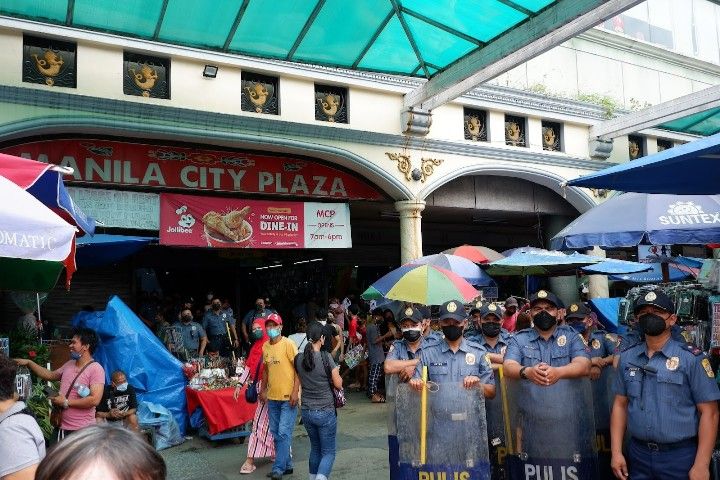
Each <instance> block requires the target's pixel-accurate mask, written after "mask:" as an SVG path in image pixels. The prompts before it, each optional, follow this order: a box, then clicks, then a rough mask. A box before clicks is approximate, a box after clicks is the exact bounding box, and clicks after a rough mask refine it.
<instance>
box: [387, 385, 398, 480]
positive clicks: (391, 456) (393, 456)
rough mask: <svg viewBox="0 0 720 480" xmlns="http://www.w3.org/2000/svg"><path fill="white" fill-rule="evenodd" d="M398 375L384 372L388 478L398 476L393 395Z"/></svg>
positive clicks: (395, 394) (394, 395)
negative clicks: (388, 463)
mask: <svg viewBox="0 0 720 480" xmlns="http://www.w3.org/2000/svg"><path fill="white" fill-rule="evenodd" d="M398 382H399V380H398V376H397V375H388V374H385V403H386V405H387V414H388V460H389V462H390V478H400V477H399V475H400V457H399V447H398V438H397V420H396V413H395V397H396V396H397V387H398Z"/></svg>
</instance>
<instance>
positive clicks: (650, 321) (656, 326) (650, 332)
mask: <svg viewBox="0 0 720 480" xmlns="http://www.w3.org/2000/svg"><path fill="white" fill-rule="evenodd" d="M638 326H639V327H640V331H641V332H642V333H644V334H645V335H647V336H649V337H657V336H658V335H660V334H661V333H663V332H664V331H665V319H664V318H662V317H660V316H658V315H655V314H654V313H646V314H645V315H643V316H642V317H640V319H639V320H638Z"/></svg>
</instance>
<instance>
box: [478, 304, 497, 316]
mask: <svg viewBox="0 0 720 480" xmlns="http://www.w3.org/2000/svg"><path fill="white" fill-rule="evenodd" d="M488 315H495V316H496V317H497V318H498V319H502V310H501V309H500V307H498V306H497V305H495V304H494V303H488V304H487V305H483V307H482V308H481V309H480V318H485V317H487V316H488Z"/></svg>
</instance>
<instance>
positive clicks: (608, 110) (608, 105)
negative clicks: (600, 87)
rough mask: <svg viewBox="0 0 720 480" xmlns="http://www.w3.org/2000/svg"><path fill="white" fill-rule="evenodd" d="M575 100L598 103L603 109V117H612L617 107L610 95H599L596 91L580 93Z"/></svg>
mask: <svg viewBox="0 0 720 480" xmlns="http://www.w3.org/2000/svg"><path fill="white" fill-rule="evenodd" d="M576 98H577V100H579V101H581V102H586V103H594V104H595V105H600V106H601V107H602V108H603V109H604V110H605V112H604V113H605V118H612V117H613V116H615V111H616V110H617V109H618V103H617V102H616V101H615V99H613V98H612V97H608V96H607V95H599V94H597V93H581V94H579V95H578V96H577V97H576Z"/></svg>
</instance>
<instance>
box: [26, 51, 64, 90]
mask: <svg viewBox="0 0 720 480" xmlns="http://www.w3.org/2000/svg"><path fill="white" fill-rule="evenodd" d="M32 57H33V58H34V59H35V68H36V69H37V71H38V72H40V74H41V75H44V76H45V83H46V84H47V85H49V86H51V87H52V86H53V85H54V84H55V80H54V79H53V77H57V76H58V74H59V73H60V69H61V68H62V66H63V63H65V62H64V61H63V58H62V56H61V55H60V54H59V53H58V52H53V51H52V50H45V53H44V54H43V58H39V57H38V55H37V54H35V53H33V54H32Z"/></svg>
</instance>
